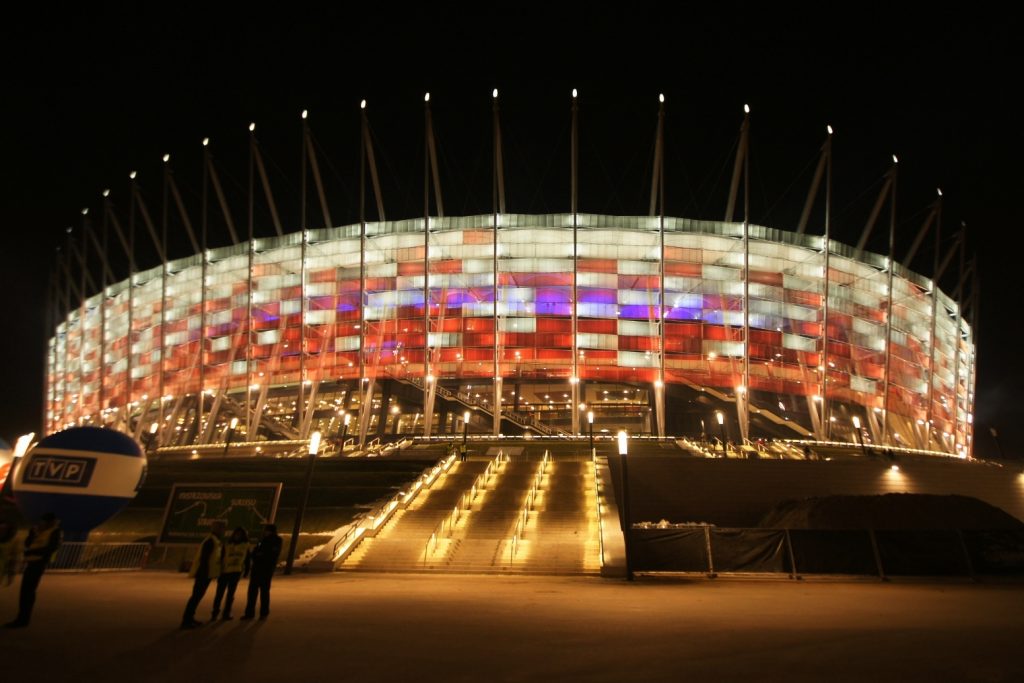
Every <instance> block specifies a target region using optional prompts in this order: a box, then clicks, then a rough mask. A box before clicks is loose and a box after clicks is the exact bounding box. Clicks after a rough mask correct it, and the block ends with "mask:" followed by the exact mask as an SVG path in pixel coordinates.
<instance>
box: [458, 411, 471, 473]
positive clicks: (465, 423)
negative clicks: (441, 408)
mask: <svg viewBox="0 0 1024 683" xmlns="http://www.w3.org/2000/svg"><path fill="white" fill-rule="evenodd" d="M468 437H469V411H468V410H467V411H466V412H464V413H463V414H462V452H461V453H459V460H461V461H462V462H466V451H467V448H468V447H467V446H466V439H467V438H468Z"/></svg>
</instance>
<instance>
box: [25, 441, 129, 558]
mask: <svg viewBox="0 0 1024 683" xmlns="http://www.w3.org/2000/svg"><path fill="white" fill-rule="evenodd" d="M145 477H146V456H145V454H144V452H143V450H142V447H141V446H140V445H139V443H138V442H137V441H135V439H133V438H131V437H130V436H127V435H126V434H122V433H121V432H116V431H114V430H112V429H100V428H98V427H72V428H70V429H66V430H64V431H62V432H57V433H56V434H51V435H50V436H48V437H46V438H45V439H43V440H42V441H40V442H39V443H38V444H36V445H35V447H34V448H32V449H31V450H30V451H29V452H28V453H26V454H25V456H24V457H23V458H21V459H20V460H19V462H18V463H17V466H16V469H15V474H14V486H13V489H14V500H15V502H16V503H17V504H18V508H20V509H21V512H22V514H24V515H25V516H26V517H27V518H28V519H30V520H36V519H39V517H41V516H42V515H43V514H45V513H47V512H52V513H54V514H55V515H57V518H58V519H60V521H61V526H62V527H63V528H64V530H65V531H66V532H67V534H68V537H69V538H71V537H76V536H78V537H84V536H85V535H87V534H88V533H89V531H91V530H92V529H94V528H96V527H97V526H99V525H100V524H102V523H103V522H105V521H107V520H108V519H110V518H111V517H113V516H114V515H115V514H116V513H117V512H118V511H119V510H120V509H121V508H123V507H124V506H125V505H127V504H128V501H130V500H131V499H132V498H134V497H135V494H136V493H138V491H139V489H140V488H141V487H142V482H143V481H144V480H145Z"/></svg>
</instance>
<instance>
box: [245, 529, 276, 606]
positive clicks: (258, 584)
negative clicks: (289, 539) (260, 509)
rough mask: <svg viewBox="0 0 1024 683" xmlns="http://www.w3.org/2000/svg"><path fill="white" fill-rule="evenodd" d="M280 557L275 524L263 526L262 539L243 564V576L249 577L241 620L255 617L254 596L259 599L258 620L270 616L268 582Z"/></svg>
mask: <svg viewBox="0 0 1024 683" xmlns="http://www.w3.org/2000/svg"><path fill="white" fill-rule="evenodd" d="M280 555H281V537H280V536H278V535H277V525H276V524H265V525H264V526H263V538H261V539H260V540H259V541H258V542H257V543H256V547H255V548H253V549H252V552H250V553H249V557H248V558H247V559H246V563H245V576H248V577H249V591H248V595H247V599H246V601H245V614H243V615H242V618H243V619H252V618H253V617H254V616H255V615H256V595H257V594H258V595H259V597H260V619H266V618H267V616H268V615H269V614H270V580H271V579H273V578H274V569H276V568H277V558H278V557H280Z"/></svg>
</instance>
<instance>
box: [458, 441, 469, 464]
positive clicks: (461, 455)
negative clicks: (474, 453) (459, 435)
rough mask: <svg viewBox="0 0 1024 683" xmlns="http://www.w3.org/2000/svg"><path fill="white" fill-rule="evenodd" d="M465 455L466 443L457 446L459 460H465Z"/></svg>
mask: <svg viewBox="0 0 1024 683" xmlns="http://www.w3.org/2000/svg"><path fill="white" fill-rule="evenodd" d="M466 455H467V451H466V444H462V445H461V446H459V460H461V461H462V462H466Z"/></svg>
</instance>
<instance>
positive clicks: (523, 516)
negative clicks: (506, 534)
mask: <svg viewBox="0 0 1024 683" xmlns="http://www.w3.org/2000/svg"><path fill="white" fill-rule="evenodd" d="M550 460H551V453H550V451H548V450H545V451H544V457H543V458H541V461H540V466H539V467H538V468H537V473H536V475H534V477H533V486H531V487H530V490H529V491H528V492H527V494H526V498H525V500H524V502H523V508H522V511H521V513H520V514H519V515H518V516H517V518H516V524H515V527H513V529H512V539H511V541H510V542H509V543H510V550H509V564H512V562H513V561H515V557H516V553H517V552H518V550H519V539H520V538H521V537H522V536H524V535H525V534H526V525H527V524H528V523H529V521H530V511H531V510H533V507H534V504H535V503H536V500H537V491H538V490H540V485H541V483H542V482H543V481H544V472H545V470H546V469H547V466H548V462H550Z"/></svg>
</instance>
